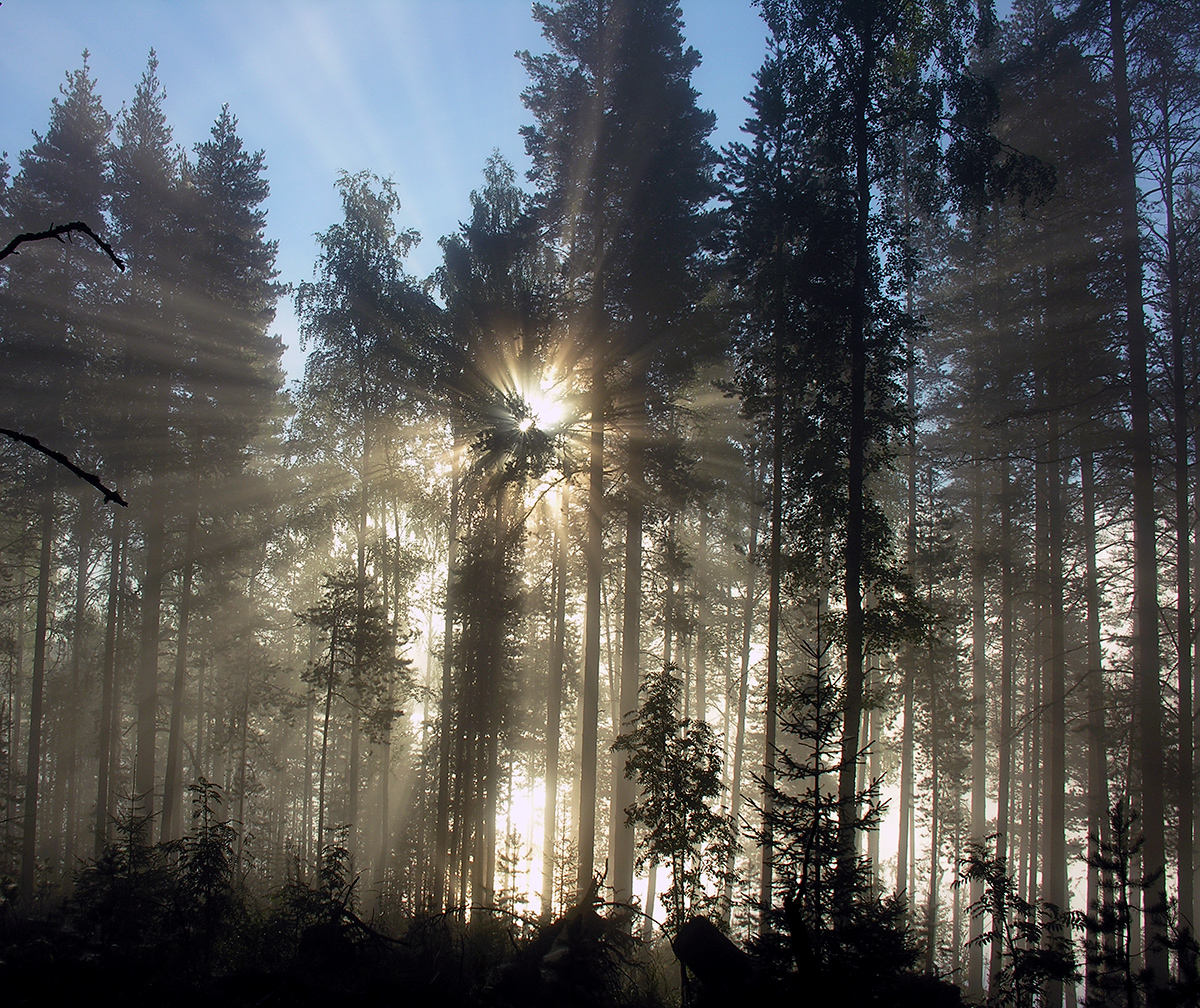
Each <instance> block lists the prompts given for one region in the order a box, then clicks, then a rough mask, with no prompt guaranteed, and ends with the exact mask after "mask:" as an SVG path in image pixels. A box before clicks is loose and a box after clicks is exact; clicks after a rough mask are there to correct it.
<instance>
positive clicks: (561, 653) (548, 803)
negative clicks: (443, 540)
mask: <svg viewBox="0 0 1200 1008" xmlns="http://www.w3.org/2000/svg"><path fill="white" fill-rule="evenodd" d="M569 488H570V484H569V483H566V482H564V483H563V484H562V490H561V508H560V510H559V512H558V514H556V515H555V517H554V521H555V525H554V625H553V627H552V628H551V631H550V634H551V637H550V668H549V676H548V690H547V696H546V746H545V753H546V778H545V783H546V800H545V812H544V814H543V818H544V820H545V821H544V825H543V831H542V916H543V917H544V918H546V919H547V920H549V919H550V917H552V916H553V914H554V852H555V849H556V847H555V845H556V843H557V839H558V838H557V835H556V833H557V831H556V826H557V824H558V750H559V737H560V735H561V733H562V688H563V664H564V658H565V655H566V635H567V534H568V530H569V528H570V525H569V523H568V514H567V509H568V506H569V497H568V492H569ZM631 878H632V876H631Z"/></svg>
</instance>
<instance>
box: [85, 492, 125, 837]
mask: <svg viewBox="0 0 1200 1008" xmlns="http://www.w3.org/2000/svg"><path fill="white" fill-rule="evenodd" d="M121 514H122V513H121V511H119V510H117V509H116V508H114V509H113V512H112V527H111V529H110V531H109V558H108V601H107V606H106V611H105V619H104V659H103V661H104V665H103V672H102V679H101V686H100V740H99V753H98V754H97V760H96V826H95V845H94V847H93V854H94V856H95V857H96V858H99V857H100V855H101V854H102V853H103V852H104V845H105V844H106V843H107V842H108V827H109V818H110V816H109V790H110V786H111V778H110V776H109V771H110V768H111V766H112V763H113V751H114V749H115V748H116V734H117V733H116V731H115V727H116V721H117V707H118V703H117V617H118V615H119V606H118V603H119V601H120V594H121V579H120V578H121V566H122V559H121V554H122V546H123V544H124V537H125V536H124V522H123V521H122V518H121Z"/></svg>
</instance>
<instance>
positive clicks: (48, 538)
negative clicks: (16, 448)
mask: <svg viewBox="0 0 1200 1008" xmlns="http://www.w3.org/2000/svg"><path fill="white" fill-rule="evenodd" d="M54 485H55V478H54V471H53V469H47V473H46V484H45V488H44V489H43V490H42V518H41V532H40V536H41V548H40V550H39V553H38V589H37V614H36V616H35V620H36V622H35V624H34V631H33V671H32V676H31V677H30V682H29V728H28V730H27V732H26V735H25V738H26V744H25V794H24V798H23V803H24V807H23V812H24V819H25V835H24V837H23V839H22V843H21V880H20V888H19V890H18V895H19V896H20V899H21V903H22V905H23V906H25V907H30V904H31V903H32V902H33V890H34V883H35V881H36V869H37V853H38V843H37V823H38V783H39V780H40V777H41V772H42V770H41V768H42V701H43V694H44V692H45V686H46V643H47V640H46V638H47V635H48V633H49V620H50V549H51V546H52V545H53V542H54Z"/></svg>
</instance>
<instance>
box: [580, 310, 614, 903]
mask: <svg viewBox="0 0 1200 1008" xmlns="http://www.w3.org/2000/svg"><path fill="white" fill-rule="evenodd" d="M598 337H599V334H598V333H597V346H596V347H595V348H594V350H593V358H592V388H591V419H590V421H589V423H588V428H589V445H588V451H589V455H588V506H587V542H586V544H585V546H584V556H585V560H586V574H585V577H586V594H585V601H584V607H585V609H584V628H583V682H582V689H581V691H580V701H581V710H580V716H581V717H582V719H583V720H582V726H581V727H582V739H581V748H580V767H579V871H578V874H577V876H576V880H575V890H576V894H577V897H579V898H582V896H583V895H584V894H585V893H586V892H587V891H588V887H589V886H590V885H591V883H592V873H593V872H594V870H595V867H596V857H595V852H596V772H597V757H598V755H599V754H598V751H597V746H598V742H599V738H598V730H599V719H600V582H601V579H602V578H603V576H604V541H603V540H604V411H605V405H606V399H607V392H606V386H607V381H606V378H605V368H604V352H603V348H602V346H601V345H600V343H599V338H598Z"/></svg>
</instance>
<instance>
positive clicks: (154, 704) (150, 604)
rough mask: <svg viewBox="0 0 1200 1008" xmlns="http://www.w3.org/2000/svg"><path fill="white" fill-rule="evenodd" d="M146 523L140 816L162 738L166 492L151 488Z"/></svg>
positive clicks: (150, 794)
mask: <svg viewBox="0 0 1200 1008" xmlns="http://www.w3.org/2000/svg"><path fill="white" fill-rule="evenodd" d="M147 493H148V495H149V498H150V500H149V503H148V511H147V514H146V523H145V532H144V534H145V545H146V558H145V576H144V577H143V579H142V591H141V596H142V598H141V602H142V621H141V634H140V638H139V642H138V673H137V755H136V757H135V762H134V770H133V798H134V802H135V804H136V806H137V809H138V813H139V814H140V815H145V816H153V815H154V781H155V769H156V767H157V763H158V761H157V756H156V753H155V747H156V744H157V738H158V648H159V642H160V634H161V616H162V613H161V608H162V588H163V552H164V546H165V539H166V529H165V518H164V515H163V508H164V501H163V500H162V489H161V487H157V486H153V485H152V486H150V487H149V488H148V489H147Z"/></svg>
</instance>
